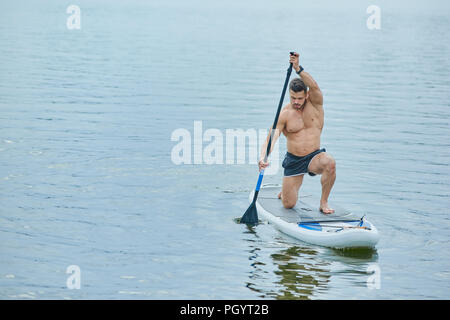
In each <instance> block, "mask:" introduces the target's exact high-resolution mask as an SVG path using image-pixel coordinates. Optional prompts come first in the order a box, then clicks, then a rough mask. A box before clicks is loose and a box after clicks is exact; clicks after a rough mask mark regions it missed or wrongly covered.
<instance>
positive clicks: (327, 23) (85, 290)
mask: <svg viewBox="0 0 450 320" xmlns="http://www.w3.org/2000/svg"><path fill="white" fill-rule="evenodd" d="M70 4H71V3H70V2H65V1H56V0H55V1H39V2H35V1H13V2H10V1H2V2H1V4H0V15H1V18H0V43H1V44H0V56H1V58H2V59H1V63H0V201H1V208H0V298H2V299H254V298H257V299H259V298H264V299H449V298H450V254H449V252H450V238H449V234H450V221H449V213H450V210H449V206H450V201H449V177H450V168H449V159H450V149H449V145H450V141H449V134H450V129H449V128H450V126H449V122H450V102H449V101H450V80H449V73H450V54H449V44H450V33H449V32H448V30H449V27H450V21H449V18H448V12H449V5H448V3H447V2H445V1H427V2H426V3H425V4H424V3H422V2H419V1H413V2H410V1H408V2H406V1H404V2H402V1H398V2H397V1H396V2H395V4H392V3H391V2H389V1H385V0H383V1H377V2H376V3H372V2H371V1H343V2H339V6H337V5H336V4H333V2H332V1H318V2H317V1H314V2H313V3H311V4H306V3H300V2H298V1H276V2H273V1H271V2H269V1H267V2H265V1H246V2H245V3H242V2H241V1H227V2H217V3H215V2H212V1H189V2H187V1H138V0H132V1H106V0H104V1H91V0H89V1H88V0H77V1H73V4H76V5H77V6H79V8H80V9H81V13H80V17H81V20H80V21H81V24H80V27H81V29H68V27H67V24H66V22H67V19H68V18H69V17H70V15H71V14H70V13H66V10H67V7H68V6H69V5H70ZM372 4H376V5H377V6H378V7H379V8H380V10H381V11H380V23H381V24H380V27H381V28H380V29H373V30H371V29H369V28H368V27H367V24H366V21H367V19H368V18H369V16H370V15H371V14H370V13H367V12H366V10H367V8H368V7H369V6H370V5H372ZM292 50H295V51H298V52H300V55H301V57H300V59H301V60H300V62H301V64H302V65H303V66H304V68H305V69H306V70H307V71H308V72H309V73H310V74H311V75H312V76H313V77H314V78H315V79H316V81H317V82H318V83H319V85H320V87H321V89H322V91H323V93H324V103H325V104H324V108H325V128H324V131H323V134H322V145H323V147H325V148H326V149H327V151H328V152H329V153H330V154H332V155H333V156H334V158H335V159H336V161H337V180H336V183H335V186H334V189H333V191H332V195H331V197H330V201H331V202H332V203H335V204H339V205H340V206H343V207H345V208H347V209H350V210H352V211H354V212H355V213H357V214H360V215H361V216H362V215H363V214H366V216H367V217H368V218H369V220H370V221H371V222H373V223H374V224H375V225H376V226H377V228H378V230H379V232H380V233H381V240H380V242H379V243H378V245H377V248H376V250H373V251H350V252H349V251H340V250H333V249H329V248H323V247H318V246H313V245H309V244H306V243H302V242H299V241H297V240H295V239H292V238H289V237H287V236H285V235H283V234H281V233H279V232H277V231H276V230H274V228H273V227H272V226H271V225H268V224H266V223H263V224H260V225H258V226H257V227H255V228H248V227H246V226H245V225H240V224H236V223H235V221H234V219H235V218H237V217H240V216H242V214H243V213H244V211H245V210H246V209H247V207H248V194H249V192H250V191H251V190H252V189H253V188H254V187H255V185H256V180H257V177H258V171H257V166H256V163H250V162H251V161H249V160H248V159H247V160H246V161H245V163H243V164H238V163H237V160H235V161H232V162H233V163H232V164H207V163H205V161H203V160H202V161H200V163H198V164H194V163H193V161H194V158H195V157H196V156H198V155H199V153H198V150H197V148H196V149H194V145H195V143H197V145H198V143H199V139H198V137H196V136H194V123H195V122H196V121H198V123H200V124H201V126H202V133H205V132H206V130H208V129H212V131H215V132H216V133H217V132H218V133H220V134H222V135H223V145H224V150H223V152H224V154H223V158H224V161H225V153H226V150H225V145H226V141H225V138H226V130H227V129H239V128H240V129H243V130H250V129H251V130H255V131H257V132H258V131H259V130H264V129H267V128H268V127H270V126H271V124H272V121H273V117H274V115H275V111H276V106H277V103H278V99H279V97H280V92H281V89H282V85H283V81H284V78H285V74H286V69H287V67H288V52H289V51H292ZM294 76H295V75H293V76H292V77H294ZM286 101H287V100H286ZM177 129H181V130H183V132H188V133H190V134H191V135H192V137H191V138H192V140H191V143H190V145H191V146H192V150H191V157H190V158H191V159H192V164H180V165H177V164H175V163H174V161H173V157H172V150H173V148H174V147H175V146H176V145H177V143H178V142H177V141H173V139H171V138H172V134H173V133H174V131H175V130H177ZM210 132H211V131H210ZM200 137H201V135H200ZM200 143H201V141H200ZM208 144H209V143H208V142H207V141H203V144H202V145H201V147H203V148H205V147H207V146H208ZM285 145H286V143H285V139H284V138H282V139H281V140H280V146H279V152H278V153H279V157H280V159H279V163H278V165H279V166H280V163H281V160H282V159H281V158H282V156H283V154H284V152H285V150H286V146H285ZM246 147H248V148H250V147H251V143H250V142H247V144H246ZM232 150H234V149H233V148H232ZM201 151H202V150H201V149H200V152H201ZM249 153H250V152H249ZM200 155H201V154H200ZM249 157H250V155H249ZM273 165H274V166H276V165H277V163H274V164H273ZM281 176H282V171H281V170H278V172H276V173H275V174H273V175H268V176H266V177H265V178H264V183H281ZM302 194H309V195H311V196H313V197H317V201H318V200H319V197H320V178H319V177H307V178H305V181H304V185H303V186H302V190H301V191H300V195H302ZM71 265H76V266H78V267H79V270H80V271H81V273H80V280H81V288H80V289H79V290H76V289H74V290H70V289H69V288H68V286H67V279H68V278H69V276H70V274H68V273H66V270H67V268H68V267H69V266H71ZM371 270H375V273H374V274H373V273H372V271H371ZM374 277H375V279H379V281H376V282H375V283H374V284H375V285H371V282H370V280H371V279H374ZM376 277H378V278H376ZM368 282H369V284H368Z"/></svg>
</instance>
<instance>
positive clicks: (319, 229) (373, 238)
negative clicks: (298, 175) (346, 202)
mask: <svg viewBox="0 0 450 320" xmlns="http://www.w3.org/2000/svg"><path fill="white" fill-rule="evenodd" d="M280 191H281V187H279V186H263V187H261V189H260V190H259V194H258V199H257V201H256V209H257V210H258V215H259V217H260V219H261V218H262V219H264V220H267V221H268V222H269V223H271V224H272V225H273V226H274V227H275V228H276V229H278V230H279V231H281V232H283V233H285V234H287V235H289V236H291V237H293V238H296V239H298V240H301V241H304V242H307V243H310V244H315V245H320V246H325V247H332V248H373V247H375V245H376V244H377V242H378V240H379V239H380V236H379V233H378V230H377V229H376V228H375V226H374V225H373V224H372V223H370V222H369V221H368V220H367V219H366V218H365V217H358V216H355V215H354V214H352V213H351V212H349V211H347V210H345V209H342V208H338V207H336V206H332V208H333V209H335V212H334V213H332V214H323V213H322V212H320V211H319V203H318V200H316V201H315V202H314V203H313V198H312V197H308V196H304V197H299V200H298V201H297V204H296V205H295V207H293V208H292V209H286V208H284V207H283V204H282V203H281V200H280V199H278V193H279V192H280ZM253 194H254V191H252V192H251V193H250V196H249V201H250V203H251V201H252V200H253ZM316 202H317V203H316Z"/></svg>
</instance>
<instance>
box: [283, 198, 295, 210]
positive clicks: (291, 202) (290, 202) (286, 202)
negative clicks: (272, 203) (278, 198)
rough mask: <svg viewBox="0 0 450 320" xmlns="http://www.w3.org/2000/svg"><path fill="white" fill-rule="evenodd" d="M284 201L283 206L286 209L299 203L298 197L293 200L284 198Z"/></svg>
mask: <svg viewBox="0 0 450 320" xmlns="http://www.w3.org/2000/svg"><path fill="white" fill-rule="evenodd" d="M282 202H283V206H284V207H285V208H286V209H292V208H293V207H295V204H296V203H297V199H293V200H291V199H288V200H284V199H283V200H282Z"/></svg>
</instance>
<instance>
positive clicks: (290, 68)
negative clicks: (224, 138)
mask: <svg viewBox="0 0 450 320" xmlns="http://www.w3.org/2000/svg"><path fill="white" fill-rule="evenodd" d="M290 54H291V55H293V54H294V53H293V52H290ZM291 73H292V63H289V68H288V69H287V73H286V79H285V80H284V86H283V91H282V92H281V97H280V102H279V103H278V109H277V114H276V116H275V120H274V121H273V125H272V132H271V133H270V137H269V142H268V143H267V150H266V154H265V156H264V162H267V157H268V156H269V153H270V148H271V147H272V140H273V136H274V134H275V129H276V128H277V124H278V118H279V117H280V111H281V107H282V106H283V101H284V96H285V95H286V89H287V85H288V82H289V78H290V77H291ZM263 177H264V169H262V170H261V171H260V172H259V177H258V182H257V183H256V189H255V194H254V196H253V201H252V202H253V203H255V202H256V198H258V193H259V189H260V188H261V183H262V180H263Z"/></svg>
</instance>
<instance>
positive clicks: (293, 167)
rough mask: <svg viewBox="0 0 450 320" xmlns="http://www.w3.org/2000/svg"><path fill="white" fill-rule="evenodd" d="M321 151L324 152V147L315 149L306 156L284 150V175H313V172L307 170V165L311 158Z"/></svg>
mask: <svg viewBox="0 0 450 320" xmlns="http://www.w3.org/2000/svg"><path fill="white" fill-rule="evenodd" d="M321 152H326V150H325V148H322V149H319V150H316V151H314V152H311V153H310V154H307V155H306V156H303V157H299V156H296V155H293V154H292V153H289V152H286V156H285V158H284V160H283V164H282V166H283V168H284V176H285V177H294V176H300V175H302V174H305V173H308V174H309V175H310V176H315V175H316V174H315V173H312V172H309V171H308V166H309V163H310V162H311V160H312V159H313V158H314V157H315V156H316V155H318V154H319V153H321Z"/></svg>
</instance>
